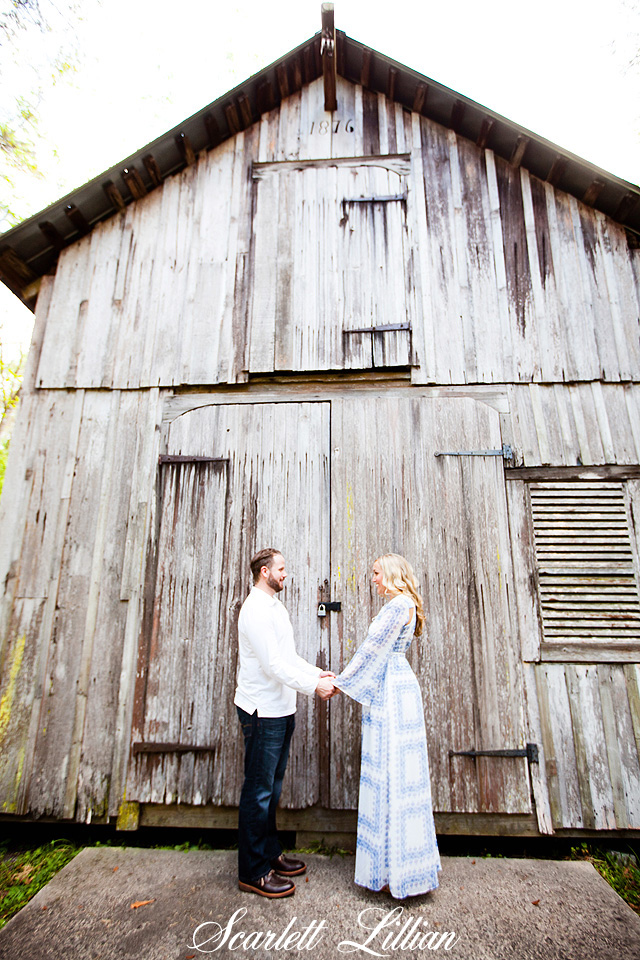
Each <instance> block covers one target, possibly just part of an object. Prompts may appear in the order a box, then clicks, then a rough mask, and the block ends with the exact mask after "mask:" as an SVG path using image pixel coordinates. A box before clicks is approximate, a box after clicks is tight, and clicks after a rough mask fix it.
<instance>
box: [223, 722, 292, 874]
mask: <svg viewBox="0 0 640 960" xmlns="http://www.w3.org/2000/svg"><path fill="white" fill-rule="evenodd" d="M236 710H237V711H238V717H239V719H240V725H241V726H242V733H243V735H244V784H243V787H242V793H241V794H240V810H239V812H238V877H239V879H240V880H242V881H243V883H250V882H251V881H252V880H258V879H260V877H264V876H265V875H266V874H267V873H269V871H270V870H271V861H272V860H274V859H276V858H277V857H279V856H280V854H281V853H282V847H281V845H280V841H279V840H278V834H277V831H276V807H277V806H278V800H279V799H280V792H281V790H282V780H283V778H284V772H285V770H286V767H287V760H288V759H289V745H290V743H291V736H292V734H293V730H294V727H295V725H296V718H295V714H293V713H292V714H291V715H290V716H288V717H259V716H258V711H257V710H255V711H254V713H253V714H249V713H246V711H244V710H242V709H241V708H240V707H238V706H236Z"/></svg>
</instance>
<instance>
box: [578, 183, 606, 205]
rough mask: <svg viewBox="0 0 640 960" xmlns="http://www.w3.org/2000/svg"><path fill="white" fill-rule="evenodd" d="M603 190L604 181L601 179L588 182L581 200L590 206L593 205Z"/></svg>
mask: <svg viewBox="0 0 640 960" xmlns="http://www.w3.org/2000/svg"><path fill="white" fill-rule="evenodd" d="M603 190H604V183H603V182H602V180H594V181H593V183H591V184H589V186H588V187H587V189H586V190H585V192H584V195H583V197H582V202H583V203H586V204H587V205H588V206H590V207H593V206H595V203H596V201H597V199H598V197H599V196H600V194H601V193H602V191H603Z"/></svg>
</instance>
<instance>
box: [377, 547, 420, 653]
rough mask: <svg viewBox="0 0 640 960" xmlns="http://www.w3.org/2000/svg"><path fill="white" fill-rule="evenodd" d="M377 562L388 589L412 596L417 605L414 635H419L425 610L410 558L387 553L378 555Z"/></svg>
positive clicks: (383, 581)
mask: <svg viewBox="0 0 640 960" xmlns="http://www.w3.org/2000/svg"><path fill="white" fill-rule="evenodd" d="M376 563H379V564H380V566H381V567H382V583H383V585H384V586H385V587H386V589H387V590H397V591H398V592H399V593H404V594H405V596H407V597H411V599H412V600H413V602H414V603H415V605H416V629H415V631H414V635H415V636H416V637H419V636H420V634H421V633H422V628H423V626H424V610H423V607H422V597H421V596H420V594H419V593H418V581H417V580H416V575H415V573H414V572H413V567H412V566H411V564H410V563H409V561H408V560H405V558H404V557H401V556H400V554H399V553H385V554H383V555H382V556H381V557H378V559H377V561H376Z"/></svg>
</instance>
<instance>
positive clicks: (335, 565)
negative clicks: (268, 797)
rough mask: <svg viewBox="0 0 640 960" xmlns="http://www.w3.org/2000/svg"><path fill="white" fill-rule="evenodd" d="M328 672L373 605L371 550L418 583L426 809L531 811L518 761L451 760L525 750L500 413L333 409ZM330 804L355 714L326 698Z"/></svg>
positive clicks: (341, 801) (338, 791)
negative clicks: (405, 561)
mask: <svg viewBox="0 0 640 960" xmlns="http://www.w3.org/2000/svg"><path fill="white" fill-rule="evenodd" d="M331 431H332V440H331V446H332V481H331V487H332V598H333V599H336V600H341V601H342V610H343V613H342V615H341V616H340V615H338V616H336V615H335V614H332V616H333V617H335V619H334V620H333V621H332V633H331V646H332V651H331V652H332V660H331V662H332V665H333V668H334V669H337V667H338V666H339V664H340V663H341V662H344V663H346V662H348V660H349V659H350V657H351V655H352V653H353V651H354V650H355V649H356V648H357V646H358V645H359V644H360V643H361V642H362V639H363V638H364V636H365V635H366V631H367V628H368V625H369V622H370V620H371V617H372V616H373V615H374V614H375V613H376V612H377V611H378V610H379V608H380V599H379V598H378V596H377V594H376V595H375V596H374V593H373V590H372V588H371V584H370V576H371V564H372V562H373V560H374V559H375V557H376V556H377V555H379V554H380V553H387V552H396V553H401V554H404V555H406V556H407V557H408V558H409V559H410V560H411V561H412V563H413V565H414V567H415V569H416V572H417V574H418V576H419V579H420V582H421V586H422V590H423V596H424V600H425V608H426V615H427V622H426V636H424V637H423V638H421V639H419V640H414V642H413V649H412V654H411V659H412V665H413V667H414V669H415V671H416V673H417V675H418V678H419V681H420V685H421V688H422V691H423V696H424V704H425V714H426V718H427V736H428V740H429V755H430V759H431V782H432V788H433V797H434V807H435V809H436V810H439V811H450V812H468V813H473V812H492V813H520V812H529V811H530V809H531V806H530V794H529V784H528V778H527V770H526V761H525V760H524V759H522V758H488V757H475V758H472V757H465V756H460V755H455V753H454V754H452V753H451V751H454V752H455V751H468V750H472V749H476V750H487V749H497V750H503V749H513V748H517V749H519V748H522V747H523V746H524V742H523V739H524V733H523V695H522V680H521V674H520V668H519V657H518V642H517V639H516V637H515V636H514V633H513V629H512V626H511V618H510V611H509V598H510V596H512V595H513V593H512V589H511V569H510V548H509V533H508V521H507V508H506V497H505V489H504V476H503V462H502V458H501V457H500V456H439V457H436V456H435V453H436V452H444V451H446V452H454V453H455V452H462V451H481V450H492V449H493V450H500V449H501V446H502V441H501V435H500V424H499V417H498V413H497V412H496V411H495V410H493V409H492V408H490V407H489V406H487V405H486V404H484V403H480V402H476V401H473V400H469V399H441V400H440V399H439V400H426V399H381V398H375V400H371V401H370V402H368V403H366V405H365V404H361V403H359V402H353V401H343V402H336V403H333V404H332V425H331ZM330 711H331V726H330V730H331V761H330V769H331V772H332V780H331V790H330V804H331V806H332V807H335V808H349V807H354V806H356V805H357V795H358V774H359V765H360V764H359V740H360V731H359V722H358V712H359V708H357V707H354V703H353V701H351V700H349V698H348V697H346V696H340V697H336V698H334V699H333V700H332V701H331V704H330Z"/></svg>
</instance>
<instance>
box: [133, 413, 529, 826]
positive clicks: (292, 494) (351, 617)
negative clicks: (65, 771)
mask: <svg viewBox="0 0 640 960" xmlns="http://www.w3.org/2000/svg"><path fill="white" fill-rule="evenodd" d="M501 446H502V441H501V436H500V424H499V416H498V414H497V412H496V411H495V410H493V409H492V408H491V407H489V406H488V405H486V404H484V403H480V402H477V401H474V400H471V399H453V398H447V399H425V398H420V397H418V398H409V397H396V398H388V399H386V398H380V397H376V398H375V399H373V398H372V399H367V400H362V399H361V395H360V397H354V398H353V399H347V398H345V399H332V400H331V401H330V402H329V401H326V402H280V403H271V402H269V403H246V404H226V405H224V404H220V405H211V406H205V407H200V408H198V409H195V410H192V411H190V412H188V413H185V414H183V415H182V416H180V417H178V418H177V419H176V420H174V421H173V422H172V423H171V426H170V428H169V431H168V436H167V444H166V451H167V453H166V455H165V458H164V460H163V462H162V463H161V465H160V466H159V481H158V483H159V489H158V505H157V518H156V525H155V534H154V536H153V537H152V550H151V553H150V557H149V560H148V563H147V589H146V600H145V618H144V628H143V631H142V636H141V642H140V652H139V662H138V671H137V677H138V679H137V688H136V702H135V715H134V725H133V735H132V744H133V746H132V749H133V755H132V763H131V766H130V775H129V783H128V786H127V797H128V798H129V799H131V800H140V801H147V802H182V803H194V804H206V803H215V804H225V805H235V804H237V802H238V798H239V792H240V786H241V772H242V746H241V742H240V737H239V730H238V723H237V718H236V714H235V708H234V706H233V693H234V689H235V682H236V668H237V634H236V624H237V617H238V612H239V609H240V606H241V604H242V601H243V600H244V598H245V596H246V593H247V590H248V588H249V585H250V584H249V576H248V565H249V559H250V557H251V555H252V554H253V553H254V551H256V550H257V549H260V548H262V547H264V546H274V547H276V548H278V549H280V550H282V551H283V552H284V555H285V558H286V561H287V566H288V569H289V573H290V577H289V580H288V581H287V585H286V587H285V591H284V594H283V596H282V599H283V601H284V603H285V604H286V606H287V609H288V610H289V613H290V616H291V619H292V621H293V626H294V631H295V636H296V642H297V646H298V650H299V652H300V654H301V655H302V656H303V657H305V658H306V659H307V660H310V661H311V662H312V663H318V664H321V665H328V664H329V663H330V664H331V666H332V667H333V669H335V670H338V669H340V667H341V666H342V664H344V663H346V662H347V661H348V660H349V659H350V657H351V655H352V654H353V652H354V651H355V649H356V648H357V646H358V644H359V643H361V642H362V640H363V639H364V636H365V635H366V631H367V628H368V625H369V622H370V620H371V618H372V616H374V615H375V613H376V612H377V611H378V609H379V607H380V600H379V598H378V597H377V595H374V592H373V590H372V588H371V582H370V574H371V565H372V562H373V560H374V559H375V557H376V556H377V555H379V554H380V553H386V552H398V553H402V554H404V555H406V556H407V557H408V558H409V559H410V560H411V562H412V563H413V565H414V567H415V569H416V572H417V574H418V577H419V580H420V586H421V590H422V593H423V596H424V599H425V608H426V614H427V623H426V631H425V633H426V636H425V638H424V639H421V640H418V641H414V644H413V649H412V654H411V657H412V663H413V666H414V669H415V670H416V673H417V675H418V678H419V681H420V685H421V688H422V691H423V696H424V705H425V714H426V718H427V732H428V739H429V754H430V758H431V774H432V786H433V796H434V806H435V809H436V810H439V811H450V812H468V813H473V812H495V813H498V812H499V813H518V812H529V811H530V795H529V785H528V778H527V770H526V761H525V760H524V759H523V758H521V757H500V758H496V757H487V756H477V757H470V756H464V755H462V754H461V753H460V751H469V750H478V751H482V750H505V749H507V750H509V749H511V750H513V749H514V748H516V749H520V748H522V747H523V746H524V733H523V703H522V682H521V673H520V668H519V662H518V655H517V650H518V644H517V642H516V640H515V638H514V636H513V633H512V625H511V617H510V610H509V596H510V593H511V591H510V581H511V568H510V547H509V536H508V523H507V508H506V498H505V490H504V476H503V466H502V459H501V457H499V456H438V457H436V456H435V454H436V453H440V452H446V453H456V452H463V451H474V450H475V451H482V450H484V451H486V450H491V449H494V450H500V449H501ZM329 584H330V590H329V589H328V586H329ZM327 599H331V600H339V601H341V604H342V610H341V612H329V613H328V614H327V616H325V617H318V616H317V607H318V601H319V600H327ZM359 712H360V708H359V707H357V706H356V705H355V704H354V703H353V701H351V700H349V698H348V697H346V696H344V695H340V696H337V697H335V698H334V699H333V700H332V701H331V702H330V703H329V705H328V710H327V707H326V706H325V705H322V704H320V703H319V702H318V701H317V700H314V699H313V698H306V697H302V696H301V697H299V698H298V713H297V730H296V735H295V737H294V741H293V747H292V755H291V760H290V764H289V773H288V776H287V778H286V780H285V790H284V792H283V798H282V800H283V803H284V804H285V805H287V806H290V807H294V808H300V807H306V806H309V805H311V804H314V803H322V804H323V805H327V806H330V807H333V808H335V809H345V808H354V807H355V806H356V805H357V797H358V776H359V744H360V722H359Z"/></svg>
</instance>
